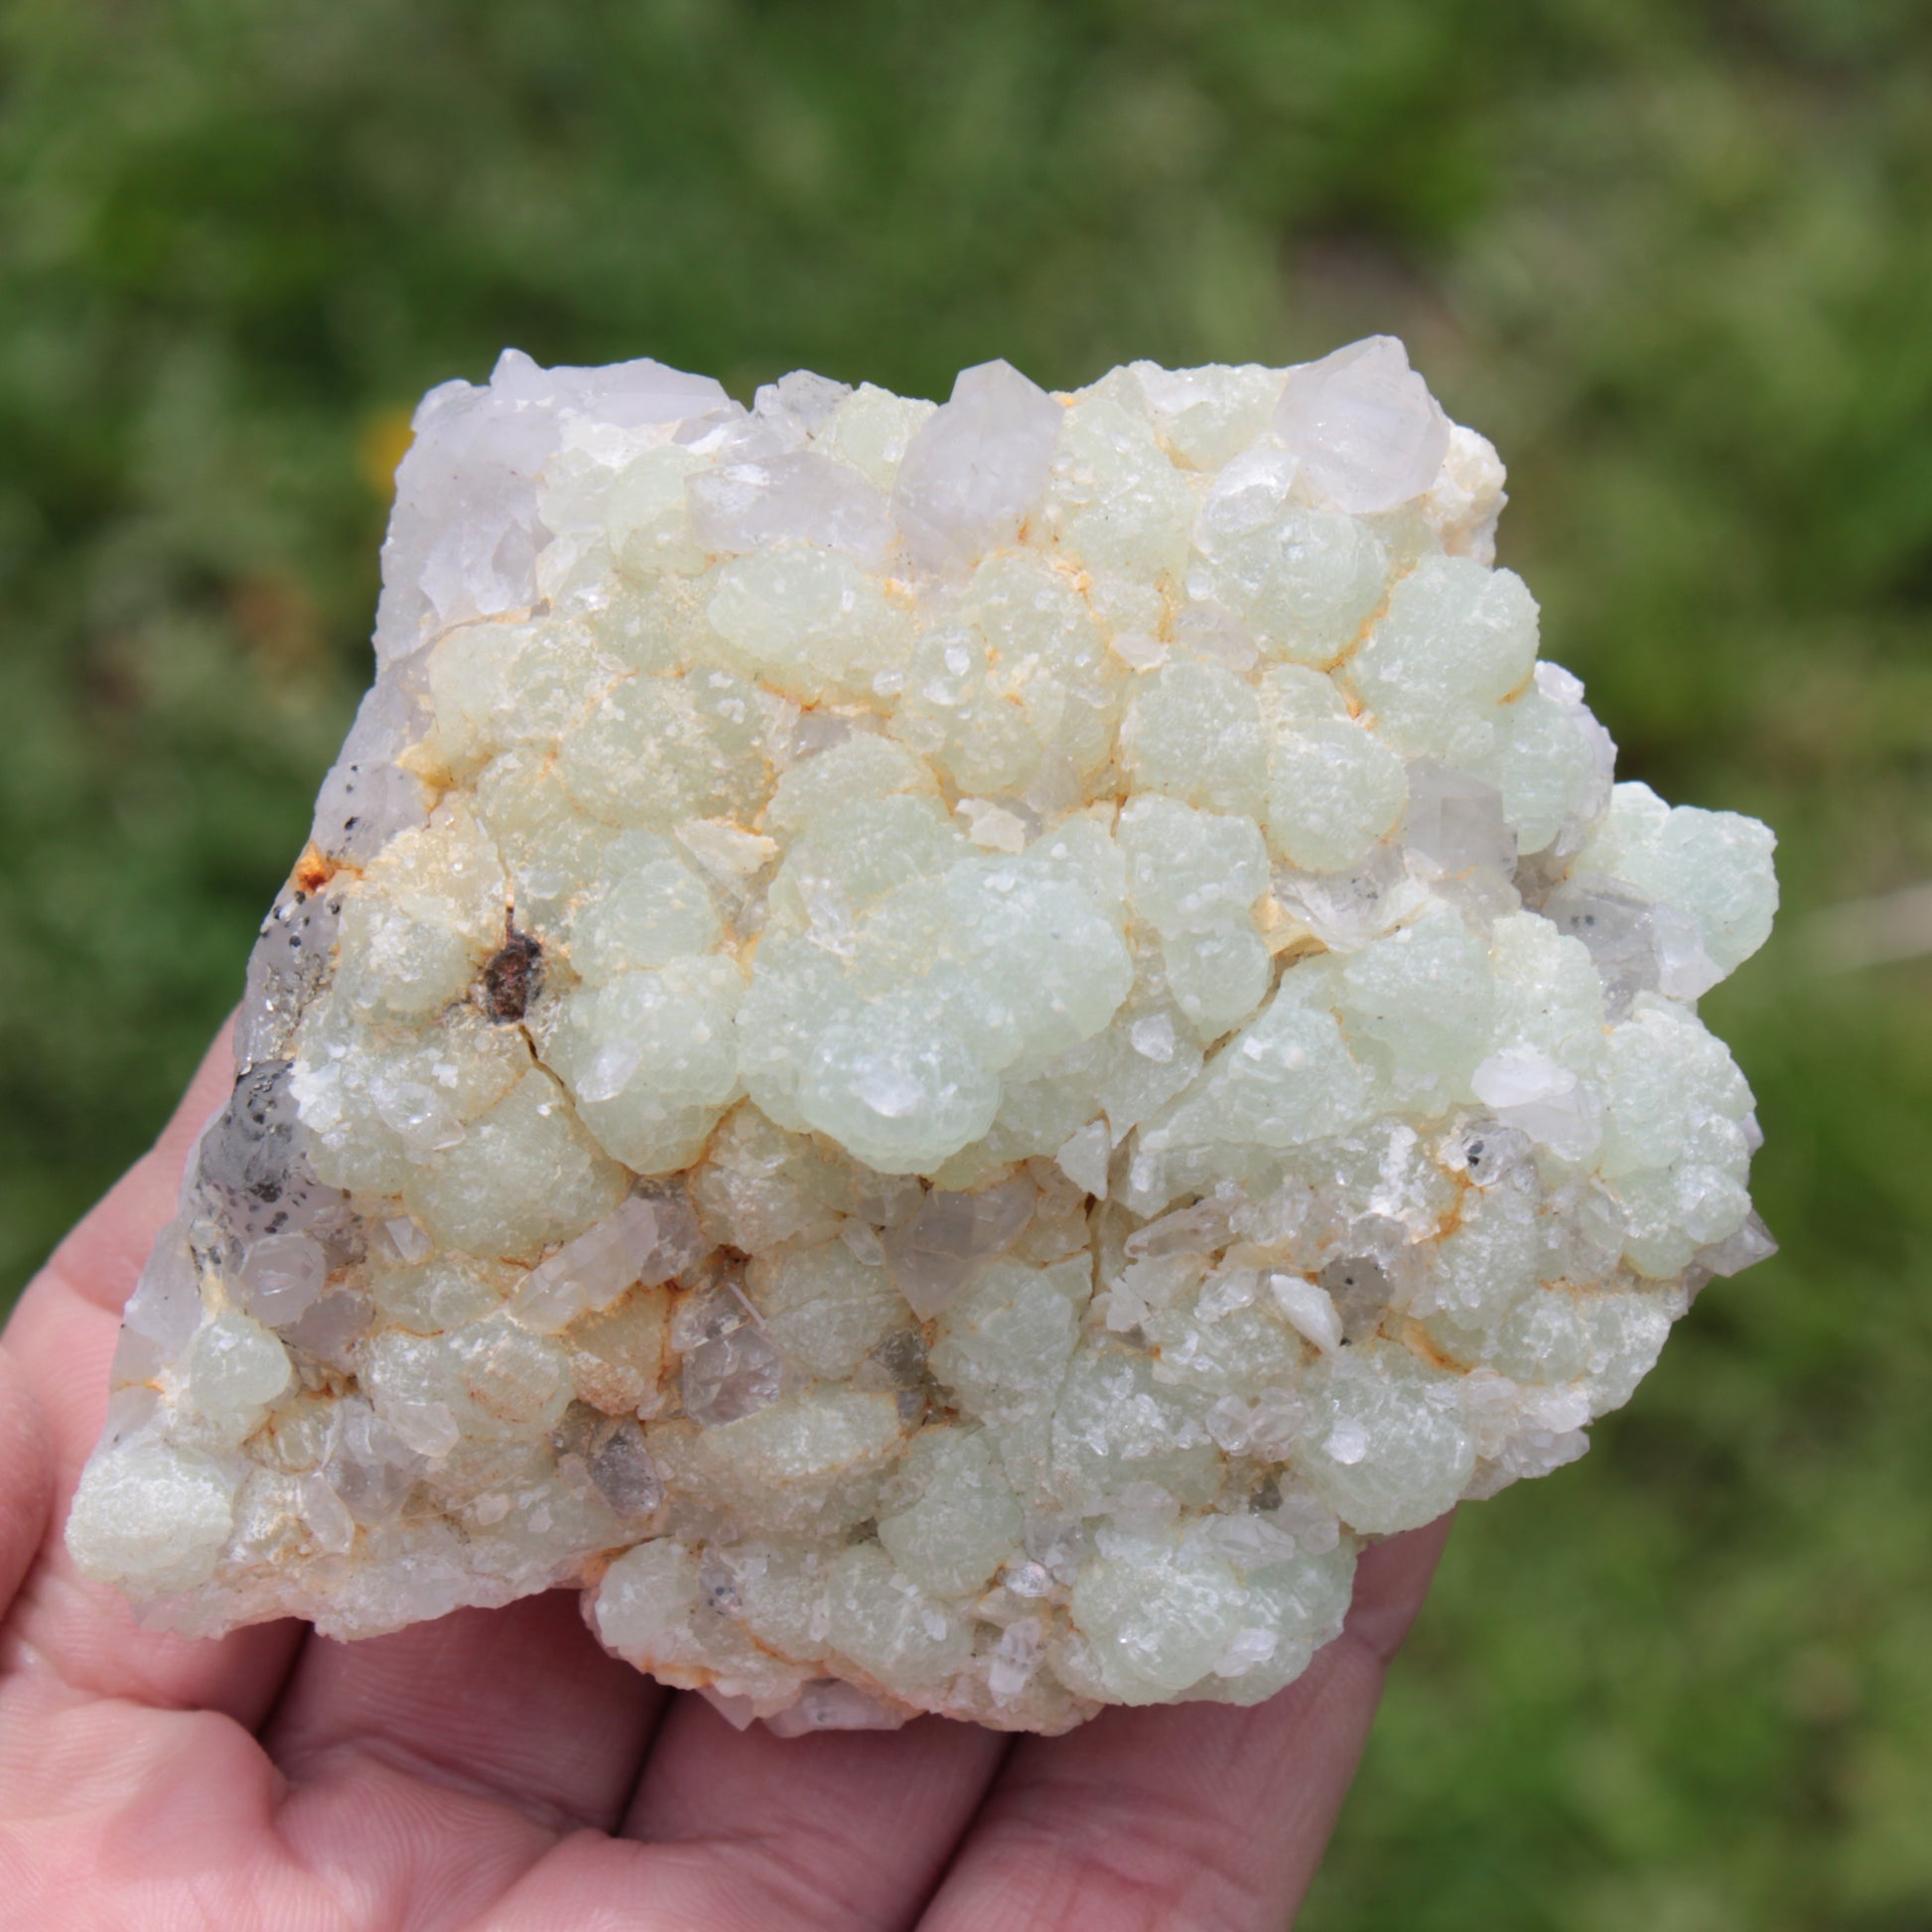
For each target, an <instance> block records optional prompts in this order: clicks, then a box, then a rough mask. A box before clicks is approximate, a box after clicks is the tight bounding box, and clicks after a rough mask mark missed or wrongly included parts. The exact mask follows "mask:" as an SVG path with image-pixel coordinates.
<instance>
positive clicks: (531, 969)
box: [477, 924, 543, 1021]
mask: <svg viewBox="0 0 1932 1932" xmlns="http://www.w3.org/2000/svg"><path fill="white" fill-rule="evenodd" d="M542 962H543V948H542V946H541V945H539V944H538V943H537V941H536V940H534V939H532V938H531V937H530V935H529V934H528V933H527V932H518V931H517V929H516V927H515V925H514V924H511V925H509V926H507V927H505V936H504V939H503V943H502V945H501V946H499V947H498V948H497V950H496V951H495V952H494V953H492V954H491V955H490V959H489V963H488V964H487V965H486V966H485V967H484V968H483V979H482V980H481V982H480V983H479V985H478V989H477V998H478V1002H479V1004H480V1005H481V1006H482V1007H483V1011H484V1012H485V1013H486V1014H488V1015H489V1017H490V1018H491V1019H492V1020H496V1021H511V1020H521V1019H522V1018H523V1015H524V1013H525V1012H526V1011H527V1010H528V1008H529V1005H530V1001H531V998H532V997H533V996H534V995H535V993H536V990H537V985H538V982H539V981H540V980H541V978H542V976H543V965H542Z"/></svg>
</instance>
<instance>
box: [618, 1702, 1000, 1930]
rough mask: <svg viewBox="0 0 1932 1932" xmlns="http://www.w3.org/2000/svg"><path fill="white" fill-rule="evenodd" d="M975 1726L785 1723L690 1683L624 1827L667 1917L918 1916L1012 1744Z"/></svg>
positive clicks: (850, 1926)
mask: <svg viewBox="0 0 1932 1932" xmlns="http://www.w3.org/2000/svg"><path fill="white" fill-rule="evenodd" d="M1006 1748H1007V1739H1006V1738H1004V1737H1002V1736H1000V1735H999V1734H998V1733H996V1732H993V1731H988V1730H982V1729H980V1728H979V1727H978V1726H977V1725H960V1724H952V1723H949V1722H947V1721H946V1720H945V1719H943V1718H921V1719H919V1720H917V1721H916V1722H914V1723H912V1724H909V1725H906V1726H905V1728H904V1729H903V1730H898V1731H893V1732H890V1733H885V1732H880V1731H863V1730H843V1731H837V1730H834V1731H816V1732H811V1733H808V1734H806V1735H805V1736H802V1737H790V1738H783V1737H774V1736H773V1735H772V1734H771V1732H770V1731H768V1730H766V1729H765V1728H764V1726H763V1725H752V1727H751V1728H750V1729H748V1730H742V1731H741V1730H735V1729H733V1728H732V1726H731V1725H729V1724H727V1723H726V1722H725V1720H724V1719H723V1718H721V1717H720V1716H719V1715H718V1714H717V1712H715V1711H714V1710H712V1709H711V1707H710V1706H709V1705H707V1704H706V1703H705V1702H704V1701H703V1700H702V1699H700V1698H695V1697H682V1698H679V1699H678V1700H677V1701H676V1703H675V1704H674V1705H673V1707H672V1710H671V1715H670V1717H669V1718H668V1719H667V1721H666V1723H665V1726H664V1732H663V1735H662V1738H661V1739H660V1741H659V1743H658V1745H657V1747H656V1749H655V1750H654V1751H653V1752H652V1753H651V1756H650V1760H649V1762H648V1763H647V1764H646V1765H645V1767H644V1776H643V1781H642V1783H641V1784H640V1786H639V1787H638V1791H637V1798H636V1802H635V1803H634V1805H633V1806H632V1807H631V1812H630V1816H629V1818H628V1819H627V1820H626V1821H625V1825H624V1830H625V1832H626V1833H628V1834H629V1835H630V1836H632V1837H635V1838H640V1839H643V1840H644V1841H646V1843H647V1844H648V1846H649V1847H650V1849H651V1853H652V1857H651V1860H650V1863H649V1867H648V1868H649V1870H650V1873H651V1896H652V1898H653V1900H654V1901H659V1902H660V1904H661V1907H662V1909H663V1914H664V1916H663V1923H665V1924H667V1925H693V1926H705V1927H715V1928H717V1929H718V1932H740V1928H743V1932H765V1928H768V1927H771V1926H774V1925H782V1926H784V1927H785V1928H786V1932H813V1928H816V1927H820V1926H824V1927H828V1928H836V1932H862V1928H865V1927H869V1926H881V1927H885V1926H902V1925H908V1924H910V1923H911V1922H912V1920H913V1919H914V1918H915V1917H916V1915H917V1913H918V1909H919V1906H920V1905H921V1904H922V1903H923V1902H924V1900H925V1899H926V1897H927V1896H928V1895H929V1894H930V1892H931V1890H932V1887H933V1885H934V1884H935V1883H937V1881H938V1878H939V1874H940V1872H941V1871H942V1870H943V1869H944V1867H945V1863H946V1860H947V1858H948V1857H949V1856H950V1855H951V1852H952V1848H953V1846H954V1845H955V1844H956V1843H957V1841H958V1838H959V1834H960V1833H961V1831H963V1830H964V1829H965V1826H966V1823H967V1821H968V1819H970V1818H971V1817H972V1815H973V1812H974V1810H975V1809H976V1808H977V1806H978V1805H979V1802H980V1799H981V1797H982V1795H983V1794H984V1792H985V1790H986V1788H987V1785H988V1783H989V1782H990V1781H991V1779H992V1778H993V1776H994V1774H995V1772H996V1771H997V1770H998V1767H999V1764H1000V1761H1001V1759H1002V1758H1003V1756H1004V1755H1005V1752H1006Z"/></svg>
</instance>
